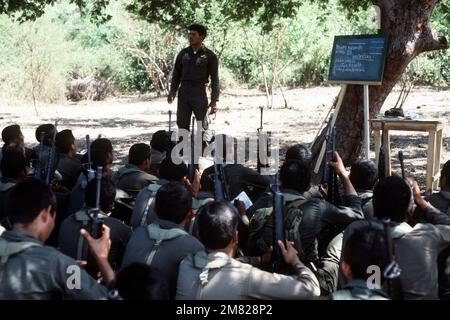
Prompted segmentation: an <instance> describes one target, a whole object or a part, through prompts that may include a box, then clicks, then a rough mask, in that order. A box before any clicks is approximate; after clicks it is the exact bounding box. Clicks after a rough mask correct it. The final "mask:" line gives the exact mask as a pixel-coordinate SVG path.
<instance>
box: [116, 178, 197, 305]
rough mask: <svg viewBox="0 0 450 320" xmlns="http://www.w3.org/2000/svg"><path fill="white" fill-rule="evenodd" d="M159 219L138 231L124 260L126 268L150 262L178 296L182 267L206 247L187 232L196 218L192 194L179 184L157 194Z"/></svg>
mask: <svg viewBox="0 0 450 320" xmlns="http://www.w3.org/2000/svg"><path fill="white" fill-rule="evenodd" d="M155 211H156V215H157V218H156V219H155V220H154V222H153V223H152V224H149V225H148V226H146V227H139V228H137V229H136V230H135V231H134V233H133V235H132V237H131V239H130V241H129V242H128V246H127V249H126V251H125V255H124V258H123V266H127V265H128V264H131V263H133V262H141V263H146V264H148V265H151V266H154V267H156V268H157V269H159V271H160V272H161V274H162V276H163V278H164V279H165V280H166V281H167V283H168V286H169V296H170V298H171V299H173V298H174V297H175V292H176V284H177V277H178V267H179V264H180V262H181V260H183V259H184V258H185V257H186V255H188V254H189V253H194V252H197V251H199V250H203V246H202V244H201V243H200V242H199V241H198V240H197V239H196V238H195V237H193V236H191V235H189V234H188V233H187V232H186V231H185V230H184V229H185V226H186V224H187V223H188V222H189V221H190V220H191V218H192V216H193V212H192V194H191V193H190V192H189V191H188V190H187V189H186V188H185V187H184V186H183V185H182V184H181V183H179V182H169V183H166V184H165V185H163V186H162V187H161V188H159V190H158V191H157V193H156V198H155Z"/></svg>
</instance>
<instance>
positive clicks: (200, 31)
mask: <svg viewBox="0 0 450 320" xmlns="http://www.w3.org/2000/svg"><path fill="white" fill-rule="evenodd" d="M188 30H192V31H197V32H198V34H199V35H200V36H203V37H205V38H206V34H207V30H206V27H205V26H203V25H201V24H197V23H194V24H191V25H190V26H189V28H188Z"/></svg>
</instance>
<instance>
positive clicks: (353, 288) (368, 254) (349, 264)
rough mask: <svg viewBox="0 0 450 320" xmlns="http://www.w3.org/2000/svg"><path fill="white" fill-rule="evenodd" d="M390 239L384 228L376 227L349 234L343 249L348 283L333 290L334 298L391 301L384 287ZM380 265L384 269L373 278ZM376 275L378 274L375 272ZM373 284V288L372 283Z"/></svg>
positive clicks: (345, 275)
mask: <svg viewBox="0 0 450 320" xmlns="http://www.w3.org/2000/svg"><path fill="white" fill-rule="evenodd" d="M389 262H390V261H389V257H388V254H387V242H386V239H385V238H384V233H383V230H382V229H380V228H377V227H375V226H371V225H368V226H364V227H362V228H359V229H357V230H355V231H354V232H353V233H352V234H351V236H349V237H348V239H347V241H346V242H345V244H344V246H343V248H342V263H341V267H342V272H343V275H344V277H345V279H346V280H347V284H346V285H345V286H344V287H343V288H342V289H341V290H339V291H336V292H334V293H332V294H331V295H330V296H329V298H330V299H332V300H388V299H389V296H388V295H387V294H386V292H384V291H383V290H382V289H381V288H382V285H383V278H384V277H383V274H382V273H383V271H384V270H385V268H386V267H387V266H388V264H389ZM373 266H376V267H378V270H379V271H380V272H379V274H378V278H374V280H375V281H379V283H376V282H375V281H369V280H370V279H369V277H370V276H372V275H373V271H371V269H369V267H373ZM375 276H377V275H376V274H375ZM369 284H370V285H371V286H373V287H370V288H369V286H368V285H369Z"/></svg>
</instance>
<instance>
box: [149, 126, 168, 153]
mask: <svg viewBox="0 0 450 320" xmlns="http://www.w3.org/2000/svg"><path fill="white" fill-rule="evenodd" d="M169 144H170V136H169V133H168V132H167V131H166V130H158V131H156V132H155V133H154V134H153V135H152V140H151V141H150V146H151V147H152V148H153V149H155V150H158V151H160V152H163V151H166V150H167V149H168V146H169Z"/></svg>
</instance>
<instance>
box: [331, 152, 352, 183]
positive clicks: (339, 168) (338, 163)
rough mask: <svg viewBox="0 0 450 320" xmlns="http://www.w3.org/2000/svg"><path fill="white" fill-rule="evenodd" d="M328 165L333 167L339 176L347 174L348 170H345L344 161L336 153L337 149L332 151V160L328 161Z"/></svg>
mask: <svg viewBox="0 0 450 320" xmlns="http://www.w3.org/2000/svg"><path fill="white" fill-rule="evenodd" d="M328 165H329V166H331V167H333V169H334V171H336V174H337V175H339V176H341V177H343V176H345V177H346V176H348V172H347V170H345V166H344V162H343V161H342V158H341V156H340V155H339V153H337V151H335V152H334V161H330V162H328Z"/></svg>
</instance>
